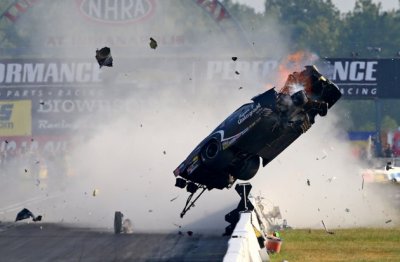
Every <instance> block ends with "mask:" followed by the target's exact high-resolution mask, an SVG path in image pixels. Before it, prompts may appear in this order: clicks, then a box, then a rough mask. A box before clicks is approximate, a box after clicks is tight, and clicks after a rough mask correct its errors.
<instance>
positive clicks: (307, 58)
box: [265, 51, 318, 92]
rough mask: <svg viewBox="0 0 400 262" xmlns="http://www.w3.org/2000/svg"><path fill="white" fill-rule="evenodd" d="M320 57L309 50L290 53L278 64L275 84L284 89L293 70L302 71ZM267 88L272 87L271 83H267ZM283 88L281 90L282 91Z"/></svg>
mask: <svg viewBox="0 0 400 262" xmlns="http://www.w3.org/2000/svg"><path fill="white" fill-rule="evenodd" d="M317 59H318V57H317V56H316V55H315V54H312V53H310V52H308V51H297V52H295V53H293V54H290V55H288V56H287V57H285V58H284V59H282V60H281V62H280V64H279V65H278V68H277V72H276V75H275V77H274V78H275V79H274V83H275V86H277V87H281V89H283V87H284V85H285V83H286V80H287V78H288V76H289V75H290V74H292V73H293V72H300V71H302V70H303V69H304V66H305V65H307V64H313V63H314V62H315V61H316V60H317ZM265 87H266V88H268V89H270V88H271V87H272V84H271V83H267V84H266V85H265ZM282 91H283V90H281V92H282Z"/></svg>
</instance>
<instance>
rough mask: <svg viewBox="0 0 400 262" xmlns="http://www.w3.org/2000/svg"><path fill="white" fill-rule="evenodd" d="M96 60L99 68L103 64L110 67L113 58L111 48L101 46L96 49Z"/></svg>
mask: <svg viewBox="0 0 400 262" xmlns="http://www.w3.org/2000/svg"><path fill="white" fill-rule="evenodd" d="M96 60H97V62H98V63H99V66H100V68H101V67H103V66H108V67H112V66H113V58H112V56H111V49H110V48H109V47H103V48H102V49H100V50H98V49H97V50H96Z"/></svg>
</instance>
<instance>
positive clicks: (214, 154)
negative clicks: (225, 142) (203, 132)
mask: <svg viewBox="0 0 400 262" xmlns="http://www.w3.org/2000/svg"><path fill="white" fill-rule="evenodd" d="M220 152H221V144H220V142H219V141H218V140H216V139H212V140H210V141H208V142H207V143H206V144H205V145H204V147H203V148H202V150H201V158H202V160H203V162H204V164H206V165H212V164H213V163H214V162H215V160H216V159H217V158H218V156H219V155H220Z"/></svg>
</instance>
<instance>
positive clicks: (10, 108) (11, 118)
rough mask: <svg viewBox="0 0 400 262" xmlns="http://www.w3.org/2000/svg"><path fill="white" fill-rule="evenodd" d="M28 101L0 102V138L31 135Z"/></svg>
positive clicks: (29, 105) (30, 106) (30, 104)
mask: <svg viewBox="0 0 400 262" xmlns="http://www.w3.org/2000/svg"><path fill="white" fill-rule="evenodd" d="M31 108H32V103H31V101H30V100H19V101H0V136H30V135H31V134H32V131H31V130H32V119H31Z"/></svg>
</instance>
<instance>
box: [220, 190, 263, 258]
mask: <svg viewBox="0 0 400 262" xmlns="http://www.w3.org/2000/svg"><path fill="white" fill-rule="evenodd" d="M249 199H250V201H251V202H252V204H253V205H254V207H255V208H254V210H253V211H248V212H243V213H241V215H240V219H239V222H238V223H237V224H236V227H235V230H234V231H233V233H232V236H231V239H230V240H229V242H228V250H227V252H226V255H225V257H224V260H223V261H224V262H241V261H249V262H262V261H269V257H268V254H267V251H266V250H265V248H262V249H261V248H260V245H259V243H258V240H257V236H256V231H255V229H254V228H256V230H258V231H259V232H261V234H263V236H264V237H265V236H266V233H267V232H266V230H267V228H266V224H264V222H263V218H262V217H263V216H262V215H261V213H260V210H259V209H258V207H257V205H256V203H255V200H254V198H249ZM257 213H258V214H257ZM259 220H260V222H261V224H260V223H259Z"/></svg>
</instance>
